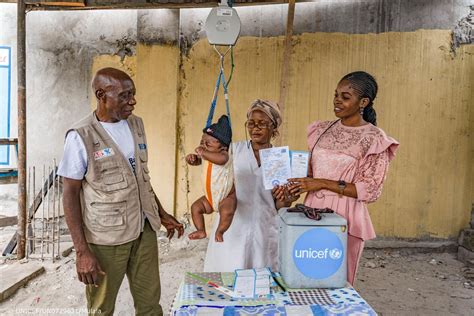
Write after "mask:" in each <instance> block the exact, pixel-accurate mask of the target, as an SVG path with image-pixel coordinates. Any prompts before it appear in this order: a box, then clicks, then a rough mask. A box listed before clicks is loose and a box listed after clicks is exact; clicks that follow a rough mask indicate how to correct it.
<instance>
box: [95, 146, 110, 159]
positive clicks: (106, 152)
mask: <svg viewBox="0 0 474 316" xmlns="http://www.w3.org/2000/svg"><path fill="white" fill-rule="evenodd" d="M114 154H115V153H114V150H113V148H104V149H101V150H98V151H96V152H94V160H99V159H102V158H105V157H109V156H112V155H114Z"/></svg>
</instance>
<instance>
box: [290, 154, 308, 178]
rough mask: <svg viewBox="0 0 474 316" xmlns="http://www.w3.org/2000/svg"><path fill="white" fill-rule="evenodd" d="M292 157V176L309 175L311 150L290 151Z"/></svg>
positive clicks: (302, 176) (301, 176)
mask: <svg viewBox="0 0 474 316" xmlns="http://www.w3.org/2000/svg"><path fill="white" fill-rule="evenodd" d="M290 158H291V177H292V178H306V177H307V176H308V163H309V152H307V151H296V150H291V151H290Z"/></svg>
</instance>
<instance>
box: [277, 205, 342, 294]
mask: <svg viewBox="0 0 474 316" xmlns="http://www.w3.org/2000/svg"><path fill="white" fill-rule="evenodd" d="M278 215H279V216H278V230H279V241H278V251H279V264H280V267H279V270H280V273H281V275H282V278H283V280H284V281H285V283H286V285H288V286H289V287H290V288H294V289H308V288H341V287H345V286H346V282H347V259H346V250H347V222H346V220H345V219H344V218H343V217H341V216H339V215H337V214H335V213H322V214H321V216H322V218H321V220H319V221H316V220H313V219H309V218H307V217H306V216H305V215H304V213H289V212H287V208H282V209H280V210H279V212H278Z"/></svg>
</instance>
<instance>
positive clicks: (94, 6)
mask: <svg viewBox="0 0 474 316" xmlns="http://www.w3.org/2000/svg"><path fill="white" fill-rule="evenodd" d="M286 2H287V1H284V0H256V1H254V0H236V1H234V6H248V5H265V4H282V3H286ZM215 6H217V1H211V0H202V1H200V0H194V1H189V0H182V1H179V0H171V1H166V0H158V1H120V2H113V1H86V3H85V6H58V5H51V4H48V5H42V4H37V3H35V4H28V5H27V9H28V10H29V11H62V10H112V9H180V8H211V7H215Z"/></svg>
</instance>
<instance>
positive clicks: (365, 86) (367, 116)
mask: <svg viewBox="0 0 474 316" xmlns="http://www.w3.org/2000/svg"><path fill="white" fill-rule="evenodd" d="M344 80H347V81H349V82H350V84H351V85H352V88H353V89H354V90H355V91H357V92H358V93H359V96H360V97H361V98H368V99H369V104H367V106H366V107H365V108H364V112H363V115H362V117H363V119H364V120H365V121H366V122H369V123H372V124H373V125H377V113H375V110H374V106H373V105H374V103H373V101H374V99H375V97H376V96H377V90H378V86H377V82H376V81H375V78H374V77H373V76H372V75H371V74H368V73H366V72H365V71H355V72H351V73H349V74H347V75H345V76H344V77H342V79H341V81H344Z"/></svg>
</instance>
